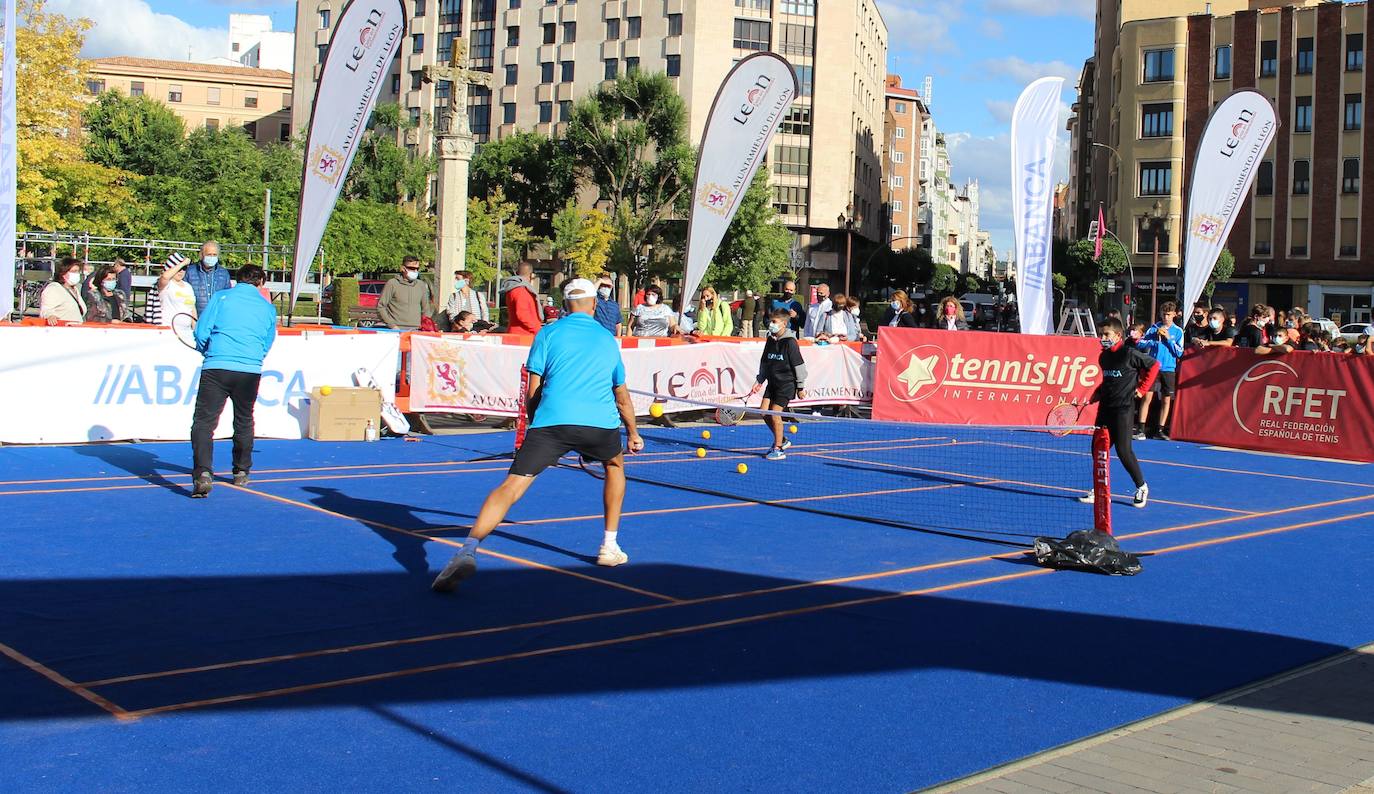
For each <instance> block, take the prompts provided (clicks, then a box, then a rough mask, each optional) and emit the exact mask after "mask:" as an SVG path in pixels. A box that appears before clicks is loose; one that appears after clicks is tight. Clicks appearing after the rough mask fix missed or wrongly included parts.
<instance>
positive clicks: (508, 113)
mask: <svg viewBox="0 0 1374 794" xmlns="http://www.w3.org/2000/svg"><path fill="white" fill-rule="evenodd" d="M501 123H502V124H514V123H515V103H514V102H504V103H502V105H501Z"/></svg>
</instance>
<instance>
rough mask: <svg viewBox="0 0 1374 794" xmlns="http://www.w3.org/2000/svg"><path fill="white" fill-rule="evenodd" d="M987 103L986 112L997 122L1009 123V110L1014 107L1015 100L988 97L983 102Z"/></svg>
mask: <svg viewBox="0 0 1374 794" xmlns="http://www.w3.org/2000/svg"><path fill="white" fill-rule="evenodd" d="M983 104H985V105H987V108H988V112H989V113H991V114H992V118H993V119H994V120H995V121H996V122H997V123H998V124H1010V123H1011V111H1012V109H1013V108H1015V107H1016V103H1015V102H1008V101H1006V100H1002V99H988V100H985V101H984V103H983Z"/></svg>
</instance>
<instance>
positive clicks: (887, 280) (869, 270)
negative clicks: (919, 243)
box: [864, 247, 935, 292]
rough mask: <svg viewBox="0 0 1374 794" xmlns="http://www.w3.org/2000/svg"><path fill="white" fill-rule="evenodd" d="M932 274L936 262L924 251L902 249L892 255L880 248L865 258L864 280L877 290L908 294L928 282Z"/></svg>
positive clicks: (887, 249) (913, 248) (887, 250)
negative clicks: (895, 290)
mask: <svg viewBox="0 0 1374 794" xmlns="http://www.w3.org/2000/svg"><path fill="white" fill-rule="evenodd" d="M934 272H935V260H934V259H932V258H931V256H930V251H929V250H927V249H925V248H916V247H912V248H904V249H902V250H900V251H893V250H892V249H891V248H887V247H884V248H881V249H879V250H878V251H877V252H875V253H874V254H871V255H870V256H869V258H868V263H867V265H866V267H865V275H864V279H865V281H866V283H867V285H868V286H870V287H872V288H874V289H876V290H878V291H882V290H889V289H900V290H905V291H908V292H910V291H911V290H912V289H914V288H915V287H916V286H917V285H921V284H925V283H927V282H928V281H930V277H931V276H932V275H933V274H934Z"/></svg>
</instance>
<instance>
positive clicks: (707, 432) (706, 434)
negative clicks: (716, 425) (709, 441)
mask: <svg viewBox="0 0 1374 794" xmlns="http://www.w3.org/2000/svg"><path fill="white" fill-rule="evenodd" d="M701 437H702V438H710V437H711V431H710V430H703V431H701Z"/></svg>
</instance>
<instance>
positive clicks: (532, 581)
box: [0, 423, 1374, 792]
mask: <svg viewBox="0 0 1374 794" xmlns="http://www.w3.org/2000/svg"><path fill="white" fill-rule="evenodd" d="M711 430H712V434H713V436H712V438H711V439H710V440H709V441H705V440H702V439H700V428H685V427H684V428H680V429H678V430H666V429H660V428H652V429H650V430H648V431H646V433H645V435H646V438H648V440H649V448H648V449H647V450H646V454H645V455H644V456H642V457H640V458H635V459H631V460H632V462H631V463H630V464H629V469H628V471H629V473H630V475H631V477H632V482H631V483H630V487H629V494H628V497H627V500H626V507H625V509H626V511H627V512H626V516H625V519H624V521H623V523H622V526H621V533H620V534H621V545H622V546H623V547H624V548H625V550H626V551H627V552H628V553H629V555H630V558H631V562H630V564H629V565H626V566H622V567H619V568H614V569H606V568H599V567H597V566H596V565H595V563H594V556H595V553H596V550H597V546H598V544H599V542H600V537H601V517H600V516H601V493H600V488H601V483H600V482H599V481H598V480H597V479H595V478H594V477H593V476H591V475H589V474H588V473H587V472H585V471H582V470H580V469H579V468H577V466H576V464H575V462H574V463H573V465H572V466H570V467H567V468H559V469H553V470H550V471H548V472H546V474H545V475H543V476H542V477H541V478H540V479H539V480H538V482H537V483H536V484H535V485H534V486H533V488H532V489H531V491H530V494H529V496H527V497H526V499H525V501H524V502H522V503H521V504H519V505H517V507H516V508H515V510H514V511H513V512H512V514H511V516H510V520H509V523H508V524H507V525H505V526H503V527H501V529H499V530H498V532H497V533H496V534H494V535H493V536H492V537H491V538H490V539H489V540H488V541H487V542H486V543H484V544H483V546H482V550H483V553H482V554H480V555H479V563H480V566H481V567H480V570H479V572H478V574H477V576H476V577H475V578H474V579H472V580H470V581H468V582H466V583H464V584H463V585H462V587H461V588H460V590H459V592H458V593H456V594H453V595H447V596H441V595H436V594H433V593H431V592H430V591H429V589H428V585H429V582H430V580H431V579H432V578H433V577H434V575H435V573H437V571H438V570H439V568H441V567H442V566H443V564H444V563H445V562H446V561H447V560H448V558H449V556H450V555H451V554H452V553H453V551H454V547H455V546H456V544H457V542H458V539H461V538H462V537H463V536H464V535H465V534H466V529H465V528H466V526H467V525H468V524H469V523H470V522H471V521H472V519H473V516H474V514H475V512H476V510H477V508H478V507H479V505H480V503H481V500H482V498H483V496H484V495H485V494H486V492H487V490H488V489H490V488H491V487H492V486H493V485H495V484H496V483H497V482H499V481H500V479H501V478H502V477H503V476H504V473H505V470H506V467H507V465H508V462H507V461H505V460H502V459H500V458H498V457H495V456H498V455H500V454H501V453H502V452H504V451H505V450H507V449H509V447H510V444H511V438H510V435H509V434H488V435H468V436H443V437H427V438H425V439H424V440H422V441H418V442H405V441H400V440H387V441H383V442H379V443H376V444H324V443H313V442H308V441H302V442H273V441H260V442H258V444H257V452H256V470H255V472H254V482H253V484H252V486H251V488H249V489H236V488H233V487H231V486H229V485H228V484H226V483H221V484H219V485H217V487H216V488H215V491H214V493H213V494H212V495H211V497H210V498H209V499H208V500H192V499H189V498H187V495H188V493H189V491H188V486H189V479H190V478H189V473H188V472H189V457H190V451H189V447H188V445H186V444H119V445H92V446H83V447H46V448H17V447H4V448H0V505H3V508H4V515H5V518H6V520H5V521H3V522H0V549H3V554H0V652H3V653H2V655H0V788H3V789H5V790H11V791H15V790H22V791H44V790H69V789H73V788H77V787H83V788H91V787H93V788H96V789H100V790H130V791H132V790H140V791H144V790H200V789H212V788H213V789H216V790H225V789H229V790H244V789H256V790H265V789H269V788H271V789H291V790H301V789H310V790H315V789H323V788H330V789H337V788H339V787H341V786H346V787H348V788H350V789H353V790H372V789H386V790H413V789H427V788H433V789H441V788H443V789H448V790H455V787H456V790H460V791H506V790H512V791H521V790H531V791H579V792H580V791H641V790H649V789H664V790H674V791H679V790H681V791H719V790H731V791H744V790H749V791H775V790H828V791H829V790H844V791H873V792H902V791H910V790H913V789H919V788H922V787H925V786H930V785H934V784H937V783H940V782H943V781H947V780H951V779H954V778H958V777H960V776H963V775H967V774H970V773H973V772H977V771H979V770H982V769H986V768H988V767H991V766H994V765H997V764H1000V763H1004V762H1007V761H1011V760H1015V759H1018V758H1022V757H1024V756H1027V755H1030V754H1033V753H1035V752H1038V751H1041V750H1045V749H1047V748H1051V747H1054V746H1057V745H1060V744H1063V743H1066V742H1071V741H1074V740H1077V739H1080V738H1083V737H1086V736H1089V735H1092V734H1094V733H1097V732H1100V731H1103V730H1107V729H1110V728H1113V727H1116V726H1118V725H1121V724H1123V723H1127V722H1131V721H1134V720H1137V719H1140V718H1143V717H1147V716H1150V715H1153V714H1157V713H1159V712H1162V711H1164V710H1167V709H1170V708H1172V707H1175V706H1178V705H1181V704H1186V703H1189V702H1193V701H1196V700H1198V699H1202V698H1206V697H1208V696H1211V695H1214V694H1216V693H1219V692H1222V691H1225V690H1228V689H1232V688H1234V687H1237V686H1240V685H1243V684H1246V683H1249V682H1253V681H1255V680H1257V679H1260V678H1263V677H1266V676H1269V675H1272V674H1275V673H1278V672H1281V671H1284V670H1288V669H1291V668H1293V667H1296V666H1299V665H1302V664H1304V663H1307V662H1311V661H1314V660H1317V659H1321V658H1324V657H1327V656H1331V655H1333V654H1336V653H1339V652H1341V651H1343V650H1345V649H1347V648H1350V647H1354V646H1357V645H1361V644H1364V643H1367V642H1369V641H1371V640H1374V596H1372V595H1371V592H1370V587H1369V575H1368V571H1369V570H1370V569H1371V567H1374V533H1371V532H1370V528H1371V527H1374V477H1371V476H1370V474H1371V469H1370V468H1369V467H1368V466H1358V465H1347V464H1339V463H1329V462H1319V461H1310V460H1287V459H1284V458H1280V457H1271V456H1259V455H1251V454H1246V453H1239V452H1230V451H1224V450H1216V449H1208V448H1201V447H1197V446H1192V445H1187V444H1177V443H1167V442H1157V441H1152V442H1145V443H1141V444H1139V445H1138V446H1137V449H1138V451H1139V453H1140V455H1141V458H1142V465H1143V466H1144V468H1145V472H1146V475H1147V477H1148V479H1149V480H1150V485H1151V491H1152V497H1153V499H1154V501H1152V502H1151V504H1150V505H1149V506H1148V507H1147V508H1146V509H1143V510H1136V509H1132V508H1131V507H1130V506H1129V505H1127V504H1118V505H1117V508H1116V510H1115V519H1116V522H1115V523H1116V533H1117V535H1118V537H1119V538H1121V540H1122V544H1123V546H1125V547H1126V548H1127V549H1129V550H1132V551H1136V552H1142V553H1144V552H1149V553H1150V556H1147V557H1145V558H1144V559H1143V563H1144V566H1145V570H1144V571H1143V573H1141V574H1140V575H1139V576H1136V577H1134V578H1110V577H1105V576H1097V575H1090V574H1074V573H1056V572H1049V571H1045V570H1042V569H1040V568H1037V567H1034V566H1033V565H1028V564H1027V561H1026V559H1025V557H1024V555H1023V554H1022V553H1021V551H1020V549H1022V548H1024V547H1026V546H1028V545H1029V542H1030V539H1031V538H1032V537H1033V536H1034V535H1037V534H1045V533H1052V534H1056V535H1063V534H1065V533H1066V532H1068V531H1070V530H1072V529H1080V528H1085V527H1086V526H1087V525H1088V524H1090V522H1091V516H1090V511H1089V509H1088V508H1085V507H1083V506H1081V505H1079V504H1078V503H1077V502H1076V501H1075V500H1074V497H1076V496H1078V495H1080V493H1081V489H1082V488H1085V487H1086V485H1087V482H1088V478H1089V466H1090V459H1089V457H1088V454H1087V444H1088V442H1087V440H1086V439H1084V438H1082V437H1075V436H1070V437H1068V438H1066V439H1050V438H1048V437H1044V434H1039V435H1032V436H1025V437H1023V436H1021V435H1017V434H1014V433H1010V432H988V431H982V430H968V431H961V430H947V429H946V430H943V431H941V430H934V429H931V428H925V427H922V426H911V427H910V428H908V429H906V430H904V433H903V434H902V435H900V437H894V436H893V435H892V434H891V433H888V434H886V435H884V434H881V433H877V432H875V433H874V434H872V435H864V434H863V433H855V434H852V435H851V437H849V438H847V439H844V440H840V439H824V440H820V441H818V440H817V439H816V438H815V437H814V436H815V434H814V432H813V430H812V428H811V427H810V426H808V425H803V426H802V427H801V428H800V432H798V433H797V434H796V435H795V436H794V437H793V438H795V440H796V444H797V446H796V447H795V448H794V449H793V450H792V451H791V453H790V457H789V459H788V460H787V461H785V462H781V463H768V462H765V461H764V460H762V459H761V458H760V457H758V454H759V452H761V451H762V449H765V448H766V446H767V444H768V440H767V438H766V435H765V431H764V430H763V429H762V428H761V426H760V425H758V424H757V423H749V424H745V425H742V426H740V427H737V428H733V429H727V428H715V427H712V428H711ZM698 446H701V447H703V448H705V449H707V450H708V454H707V457H706V458H705V459H704V460H696V459H695V451H696V448H697V447H698ZM217 455H218V460H219V461H221V462H222V463H223V465H225V466H227V461H228V458H229V455H228V448H227V445H221V446H220V448H218V449H217ZM740 462H745V463H747V465H748V466H749V469H750V471H749V472H748V473H745V474H739V473H737V472H736V471H735V466H736V465H737V464H738V463H740ZM693 466H696V467H697V468H692V467H693ZM774 467H785V468H781V469H780V468H774ZM780 472H782V473H780ZM1113 474H1114V480H1115V481H1116V483H1117V487H1116V488H1115V489H1114V490H1115V491H1116V492H1117V493H1119V494H1120V493H1125V492H1126V491H1127V490H1128V489H1127V488H1126V487H1124V486H1123V485H1122V483H1125V482H1127V480H1126V477H1125V474H1124V472H1122V471H1121V470H1120V468H1119V467H1116V468H1115V469H1114V472H1113ZM670 486H686V487H687V488H691V489H692V490H687V489H686V488H684V487H670ZM723 494H724V495H723ZM751 499H752V500H755V501H750V500H751ZM759 500H762V501H766V502H773V503H774V504H759V503H758V501H759ZM1085 511H1086V512H1085ZM861 515H862V516H867V517H869V518H875V519H878V522H876V523H875V522H873V521H863V520H857V519H855V518H852V517H851V516H861ZM1066 524H1067V525H1066ZM1056 528H1057V529H1056ZM1313 708H1314V709H1320V708H1321V706H1320V705H1314V706H1313ZM1314 713H1316V712H1315V711H1314Z"/></svg>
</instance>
